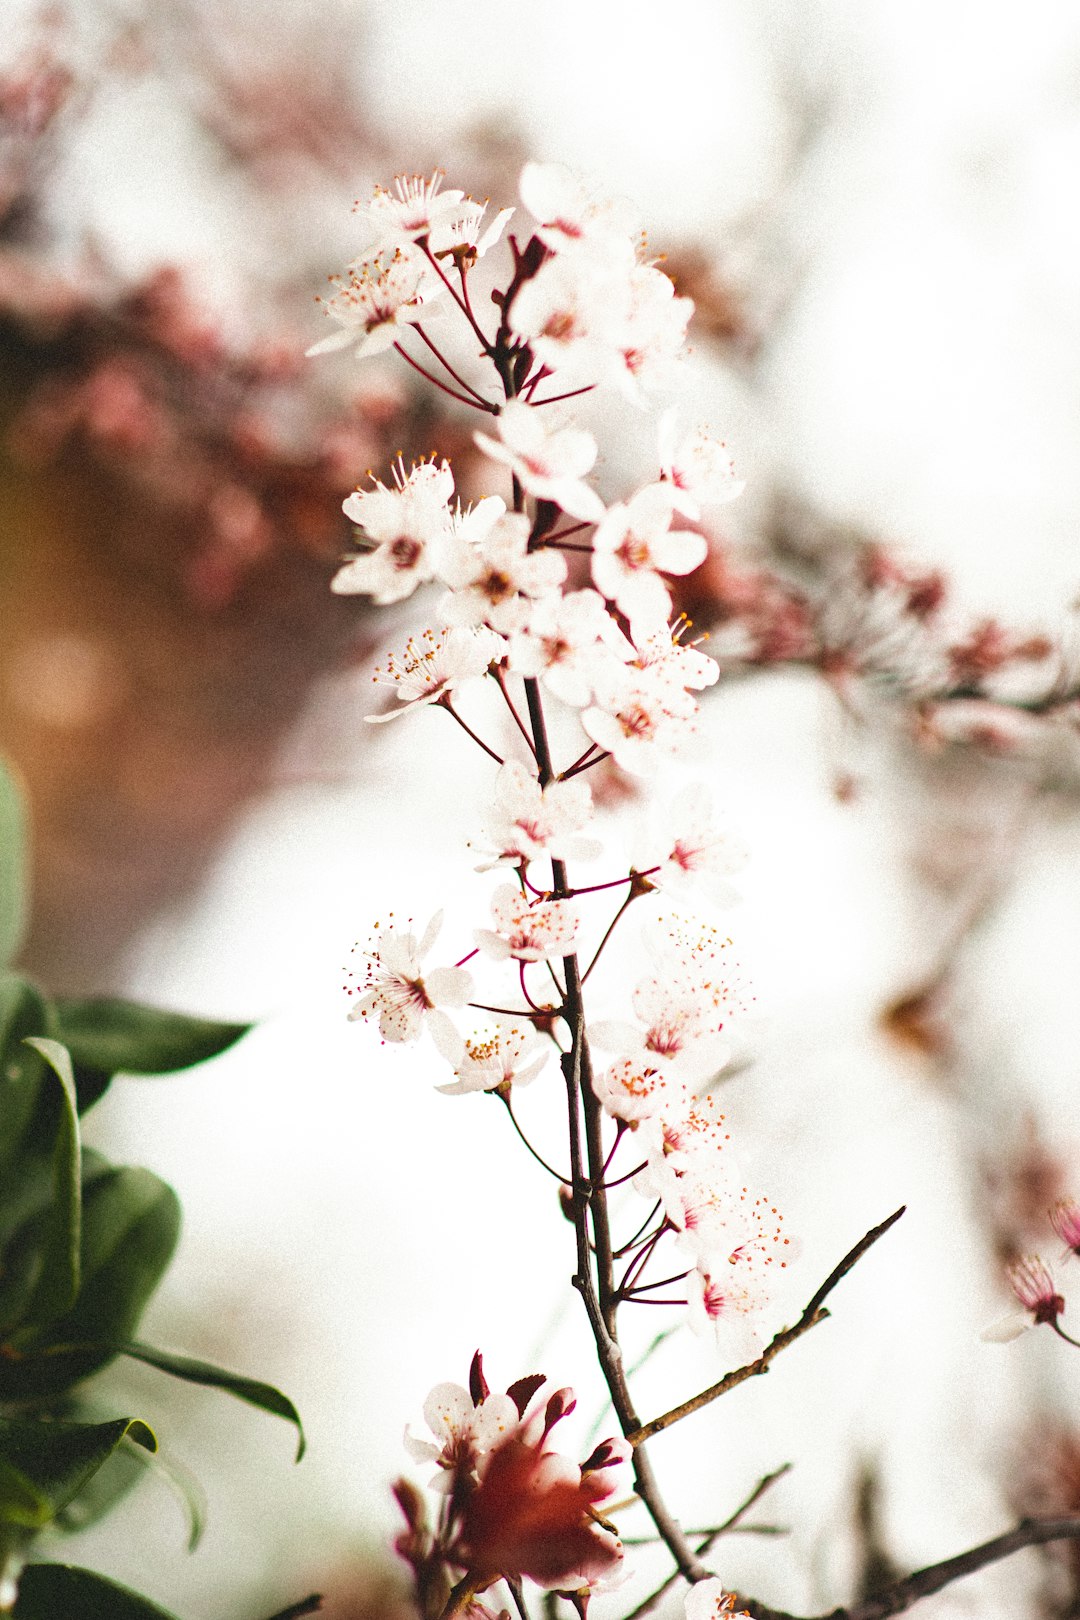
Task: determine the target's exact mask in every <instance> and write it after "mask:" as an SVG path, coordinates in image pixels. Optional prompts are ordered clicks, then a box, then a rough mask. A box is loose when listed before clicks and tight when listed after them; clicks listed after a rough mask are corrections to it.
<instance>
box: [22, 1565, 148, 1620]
mask: <svg viewBox="0 0 1080 1620" xmlns="http://www.w3.org/2000/svg"><path fill="white" fill-rule="evenodd" d="M14 1620H176V1616H175V1615H174V1614H169V1612H168V1611H167V1610H166V1609H161V1608H159V1607H158V1605H157V1604H156V1603H151V1602H150V1600H149V1599H148V1598H144V1597H140V1596H139V1594H138V1593H137V1592H132V1591H131V1590H130V1589H129V1588H128V1587H126V1586H118V1585H117V1583H116V1582H115V1581H109V1580H106V1579H105V1576H104V1575H95V1574H94V1573H93V1571H92V1570H89V1569H76V1568H74V1566H72V1565H71V1564H28V1565H27V1566H26V1568H25V1569H24V1570H23V1573H22V1579H21V1580H20V1582H19V1598H18V1602H17V1603H16V1604H15V1609H14Z"/></svg>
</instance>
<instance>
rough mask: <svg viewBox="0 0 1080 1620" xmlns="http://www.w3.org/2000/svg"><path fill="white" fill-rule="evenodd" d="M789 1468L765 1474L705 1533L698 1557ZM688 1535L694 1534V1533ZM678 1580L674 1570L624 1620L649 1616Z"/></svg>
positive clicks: (777, 1469)
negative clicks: (735, 1505)
mask: <svg viewBox="0 0 1080 1620" xmlns="http://www.w3.org/2000/svg"><path fill="white" fill-rule="evenodd" d="M790 1468H791V1464H790V1463H784V1464H783V1466H782V1467H780V1468H775V1469H774V1470H773V1472H772V1473H771V1474H766V1475H765V1477H764V1479H759V1480H758V1482H757V1484H756V1485H755V1486H754V1488H753V1490H752V1491H751V1492H750V1495H749V1496H748V1497H747V1498H746V1500H745V1501H744V1502H741V1503H740V1504H739V1506H738V1507H737V1508H736V1509H735V1511H734V1513H732V1514H731V1516H730V1517H729V1518H727V1519H725V1520H724V1522H723V1524H718V1525H717V1526H716V1528H715V1530H707V1531H705V1533H704V1538H703V1540H702V1541H700V1542H699V1544H698V1548H697V1554H698V1557H699V1558H704V1557H705V1554H706V1553H707V1552H709V1550H710V1549H711V1548H712V1546H713V1544H714V1543H715V1542H717V1541H719V1539H720V1537H721V1536H724V1535H727V1534H728V1532H729V1531H731V1530H735V1529H737V1528H738V1525H739V1521H740V1519H741V1518H742V1516H743V1514H744V1513H749V1511H750V1509H751V1508H752V1507H753V1506H754V1504H755V1502H760V1500H761V1498H762V1497H763V1496H764V1495H765V1492H766V1491H767V1490H768V1489H769V1487H770V1486H771V1485H775V1483H776V1481H777V1480H778V1479H782V1478H783V1476H784V1475H785V1474H786V1473H787V1472H788V1471H789V1470H790ZM690 1533H691V1534H694V1532H690ZM678 1579H679V1572H678V1570H676V1571H675V1573H674V1574H672V1575H669V1576H668V1578H667V1580H666V1581H665V1582H664V1583H663V1585H662V1586H658V1587H657V1589H656V1591H655V1592H652V1593H651V1594H650V1595H649V1596H648V1597H647V1598H645V1599H644V1600H643V1601H642V1602H641V1603H639V1604H638V1606H637V1608H636V1609H635V1610H634V1611H633V1613H632V1614H628V1615H627V1617H626V1620H642V1616H643V1615H646V1614H651V1613H652V1611H653V1609H655V1608H656V1605H657V1604H658V1603H659V1602H660V1600H661V1598H663V1597H665V1596H666V1594H667V1593H668V1592H669V1591H670V1590H671V1588H672V1587H673V1586H674V1585H675V1582H676V1581H677V1580H678Z"/></svg>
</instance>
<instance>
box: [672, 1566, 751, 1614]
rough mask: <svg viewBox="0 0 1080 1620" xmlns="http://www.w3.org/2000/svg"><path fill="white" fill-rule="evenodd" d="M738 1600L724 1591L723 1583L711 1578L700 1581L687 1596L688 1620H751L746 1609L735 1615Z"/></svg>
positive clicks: (714, 1577)
mask: <svg viewBox="0 0 1080 1620" xmlns="http://www.w3.org/2000/svg"><path fill="white" fill-rule="evenodd" d="M737 1602H738V1598H737V1597H736V1596H735V1593H734V1592H727V1591H725V1590H724V1583H723V1581H720V1580H717V1578H716V1576H715V1575H714V1576H711V1577H710V1578H709V1580H707V1581H698V1582H697V1584H696V1586H692V1587H691V1588H690V1590H689V1592H687V1594H686V1599H685V1603H686V1611H685V1613H686V1620H750V1615H749V1614H748V1613H747V1611H746V1610H745V1609H740V1610H739V1612H738V1613H737V1614H736V1613H735V1605H736V1603H737Z"/></svg>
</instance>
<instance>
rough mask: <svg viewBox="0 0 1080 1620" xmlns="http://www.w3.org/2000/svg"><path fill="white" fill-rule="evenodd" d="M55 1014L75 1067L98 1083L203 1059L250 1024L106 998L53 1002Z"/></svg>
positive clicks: (163, 1070) (182, 1066)
mask: <svg viewBox="0 0 1080 1620" xmlns="http://www.w3.org/2000/svg"><path fill="white" fill-rule="evenodd" d="M56 1014H57V1021H58V1029H59V1034H60V1039H61V1040H62V1041H63V1042H64V1044H65V1045H66V1046H67V1047H68V1048H69V1049H70V1051H71V1057H72V1062H73V1063H74V1064H75V1067H76V1069H86V1070H88V1071H90V1072H91V1073H93V1072H94V1071H96V1073H97V1077H98V1080H99V1082H100V1081H101V1079H102V1078H103V1077H104V1076H107V1075H112V1074H117V1073H119V1072H121V1071H123V1072H124V1073H129V1074H171V1073H172V1072H173V1071H174V1070H175V1069H187V1068H190V1066H191V1065H192V1064H193V1063H204V1062H205V1061H206V1059H207V1058H212V1057H217V1055H218V1053H219V1052H224V1051H225V1050H226V1049H227V1048H228V1047H230V1046H232V1045H233V1044H234V1042H236V1041H238V1040H239V1039H240V1037H241V1035H246V1034H247V1032H248V1030H249V1029H250V1027H251V1026H250V1024H226V1023H221V1022H219V1021H217V1020H214V1019H208V1018H190V1017H188V1016H187V1014H186V1013H175V1012H164V1011H162V1010H161V1009H160V1008H157V1007H142V1006H139V1004H138V1003H137V1002H134V1001H119V1000H107V999H103V1000H92V1001H76V1000H70V999H69V1000H64V999H62V1000H60V1001H58V1002H57V1003H56ZM101 1089H102V1090H103V1089H104V1086H102V1087H101ZM99 1094H100V1093H99Z"/></svg>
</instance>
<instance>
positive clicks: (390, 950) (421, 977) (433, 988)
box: [349, 911, 472, 1045]
mask: <svg viewBox="0 0 1080 1620" xmlns="http://www.w3.org/2000/svg"><path fill="white" fill-rule="evenodd" d="M441 926H442V912H441V911H440V912H436V914H435V916H434V917H432V919H431V921H430V923H429V924H428V926H427V928H426V929H425V930H424V936H423V938H422V939H421V940H420V942H419V944H417V941H416V936H415V934H413V932H412V931H411V929H401V928H399V927H397V926H396V925H395V924H393V923H391V925H390V926H389V927H387V928H385V929H380V926H379V924H378V923H376V925H375V930H374V934H373V938H372V940H371V942H370V943H369V944H368V945H367V947H366V948H365V950H364V956H365V958H366V959H367V964H368V965H367V975H366V986H365V989H364V991H363V993H362V994H361V996H360V998H359V999H358V1000H357V1001H355V1002H354V1003H353V1005H352V1007H351V1009H350V1011H349V1017H350V1019H356V1018H363V1019H364V1020H365V1022H371V1021H377V1023H378V1026H379V1031H380V1033H381V1035H382V1037H383V1040H385V1041H415V1040H418V1039H419V1038H420V1036H421V1034H422V1033H423V1031H424V1029H425V1028H428V1029H430V1030H431V1031H432V1033H434V1032H435V1031H438V1034H439V1038H440V1042H441V1043H442V1044H443V1045H445V1044H446V1043H448V1042H452V1041H453V1040H454V1038H455V1031H454V1026H453V1024H452V1023H451V1021H450V1019H449V1018H447V1016H446V1014H445V1013H444V1012H441V1011H440V1010H439V1009H440V1008H442V1007H463V1006H464V1005H465V1003H466V1001H467V1000H468V998H469V993H470V991H471V988H472V976H471V975H470V974H469V973H467V972H466V970H465V969H464V968H460V967H443V968H432V969H429V970H428V971H427V972H425V970H424V966H423V961H424V957H425V956H426V955H427V954H428V952H429V951H430V949H431V947H432V945H434V943H435V940H436V938H437V937H438V933H439V929H440V928H441Z"/></svg>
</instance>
